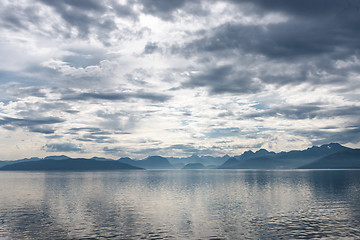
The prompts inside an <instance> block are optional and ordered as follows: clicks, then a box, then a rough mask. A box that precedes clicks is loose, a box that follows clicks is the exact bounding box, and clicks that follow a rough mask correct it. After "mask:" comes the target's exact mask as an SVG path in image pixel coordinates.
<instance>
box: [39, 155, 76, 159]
mask: <svg viewBox="0 0 360 240" xmlns="http://www.w3.org/2000/svg"><path fill="white" fill-rule="evenodd" d="M66 159H71V158H70V157H68V156H65V155H60V156H47V157H45V158H44V160H66ZM39 160H40V159H39Z"/></svg>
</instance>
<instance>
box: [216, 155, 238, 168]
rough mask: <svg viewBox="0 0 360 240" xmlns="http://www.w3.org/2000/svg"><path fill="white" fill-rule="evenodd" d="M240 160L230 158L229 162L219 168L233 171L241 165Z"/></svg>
mask: <svg viewBox="0 0 360 240" xmlns="http://www.w3.org/2000/svg"><path fill="white" fill-rule="evenodd" d="M240 162H241V161H240V160H238V159H236V158H234V157H231V158H229V159H228V160H227V161H225V162H224V163H223V164H221V165H220V166H219V167H218V168H219V169H231V168H233V167H235V166H236V165H239V164H240Z"/></svg>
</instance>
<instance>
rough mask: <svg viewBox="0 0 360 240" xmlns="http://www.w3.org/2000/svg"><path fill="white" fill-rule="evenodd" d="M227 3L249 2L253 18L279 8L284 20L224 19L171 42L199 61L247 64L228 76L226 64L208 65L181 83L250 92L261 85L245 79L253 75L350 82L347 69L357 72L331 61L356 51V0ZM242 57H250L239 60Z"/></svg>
mask: <svg viewBox="0 0 360 240" xmlns="http://www.w3.org/2000/svg"><path fill="white" fill-rule="evenodd" d="M231 2H233V3H239V5H238V7H239V8H240V9H241V8H243V7H244V6H243V5H242V3H249V4H251V5H253V6H254V8H252V9H253V10H252V11H253V12H251V11H250V12H249V14H250V16H251V14H253V15H254V14H255V15H254V16H253V17H255V16H257V17H262V16H263V15H265V14H268V13H283V14H285V16H286V18H287V19H286V20H284V21H282V22H279V23H269V24H266V25H253V24H243V23H238V22H228V23H224V24H222V25H220V26H217V27H214V28H213V29H206V30H201V31H198V32H195V33H194V34H195V35H197V36H198V37H197V38H196V40H194V41H192V42H189V43H187V44H185V45H184V46H174V47H173V48H172V51H173V53H177V54H181V55H184V56H185V57H195V58H198V64H199V65H203V64H204V63H206V61H209V59H213V60H212V61H221V60H222V59H228V58H233V59H234V64H233V65H232V66H233V67H235V66H239V65H240V66H241V64H243V67H242V68H243V69H246V66H252V69H249V70H248V71H238V72H236V71H235V74H233V75H232V74H230V71H231V70H230V67H217V68H213V67H212V66H208V68H207V69H205V70H203V73H202V74H201V75H199V76H197V77H196V76H193V77H192V78H191V79H190V81H188V82H185V83H184V84H183V86H184V87H200V86H208V87H209V89H210V92H211V93H226V92H230V93H254V92H258V91H260V90H261V87H259V86H256V85H254V84H252V81H251V80H250V79H251V78H254V77H256V78H258V79H260V80H261V82H263V83H269V84H276V85H285V84H299V83H303V82H308V83H311V84H317V85H323V84H337V85H340V84H343V83H344V82H348V81H350V82H351V81H352V80H351V78H350V73H351V72H355V73H359V72H360V70H359V69H358V68H357V67H352V68H351V69H348V68H346V69H338V68H337V67H336V66H335V63H336V61H337V60H343V59H351V58H352V57H353V56H356V55H359V53H360V41H358V39H360V30H359V29H360V3H359V2H357V1H346V3H343V2H339V1H329V3H328V1H316V2H314V1H296V2H294V1H231ZM320 2H321V3H320ZM244 58H246V59H252V62H246V61H245V62H244V60H243V59H244ZM236 59H238V60H236ZM237 61H238V62H239V63H237ZM266 62H267V63H268V65H269V66H268V67H264V68H262V67H258V68H256V69H255V70H254V68H253V67H254V66H255V65H256V64H257V63H260V64H262V63H266ZM260 66H261V65H260ZM275 66H277V67H275ZM229 76H230V77H229ZM216 79H217V80H218V82H215V80H216ZM351 84H353V83H351Z"/></svg>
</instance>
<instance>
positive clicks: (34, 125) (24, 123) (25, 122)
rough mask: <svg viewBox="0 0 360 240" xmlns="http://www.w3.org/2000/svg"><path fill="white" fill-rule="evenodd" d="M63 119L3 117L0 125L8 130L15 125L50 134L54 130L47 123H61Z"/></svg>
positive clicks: (12, 128)
mask: <svg viewBox="0 0 360 240" xmlns="http://www.w3.org/2000/svg"><path fill="white" fill-rule="evenodd" d="M64 121H65V120H63V119H61V118H56V117H44V118H11V117H3V118H2V119H0V126H2V127H3V128H5V129H8V130H14V129H15V128H17V127H24V128H27V129H28V130H29V131H30V132H39V133H43V134H52V133H54V132H55V130H54V129H53V128H51V127H49V125H52V124H57V123H62V122H64Z"/></svg>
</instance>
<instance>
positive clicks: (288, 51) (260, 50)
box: [185, 18, 360, 60]
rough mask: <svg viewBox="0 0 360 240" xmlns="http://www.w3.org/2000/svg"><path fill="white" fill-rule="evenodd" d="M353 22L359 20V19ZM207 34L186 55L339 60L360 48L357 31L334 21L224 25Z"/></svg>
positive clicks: (299, 20) (309, 20)
mask: <svg viewBox="0 0 360 240" xmlns="http://www.w3.org/2000/svg"><path fill="white" fill-rule="evenodd" d="M355 20H356V21H360V18H359V19H354V21H355ZM344 27H345V28H344ZM359 27H360V25H359ZM209 35H210V36H208V37H204V38H201V39H199V40H196V41H194V42H192V43H190V44H189V45H188V46H186V48H185V51H186V52H187V53H188V54H190V52H195V53H196V52H199V51H200V52H214V53H215V52H220V51H227V52H225V53H224V54H230V51H234V50H236V51H239V52H244V53H253V54H261V55H264V56H266V57H268V58H270V59H280V60H285V59H290V60H295V59H296V58H299V57H312V56H317V55H320V54H331V56H332V57H333V58H339V57H343V56H344V55H345V56H347V55H349V54H353V53H354V50H357V51H358V50H359V49H360V43H359V41H357V39H358V38H359V36H360V31H358V30H357V29H352V28H346V26H342V25H341V24H339V23H338V22H337V19H336V18H335V19H323V21H320V22H313V21H312V20H311V19H291V20H289V21H286V22H282V23H277V24H270V25H268V26H254V25H243V24H236V23H234V24H232V23H226V24H224V25H221V26H219V27H216V28H214V29H212V30H210V34H209ZM340 47H343V48H340ZM218 54H219V53H218Z"/></svg>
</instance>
